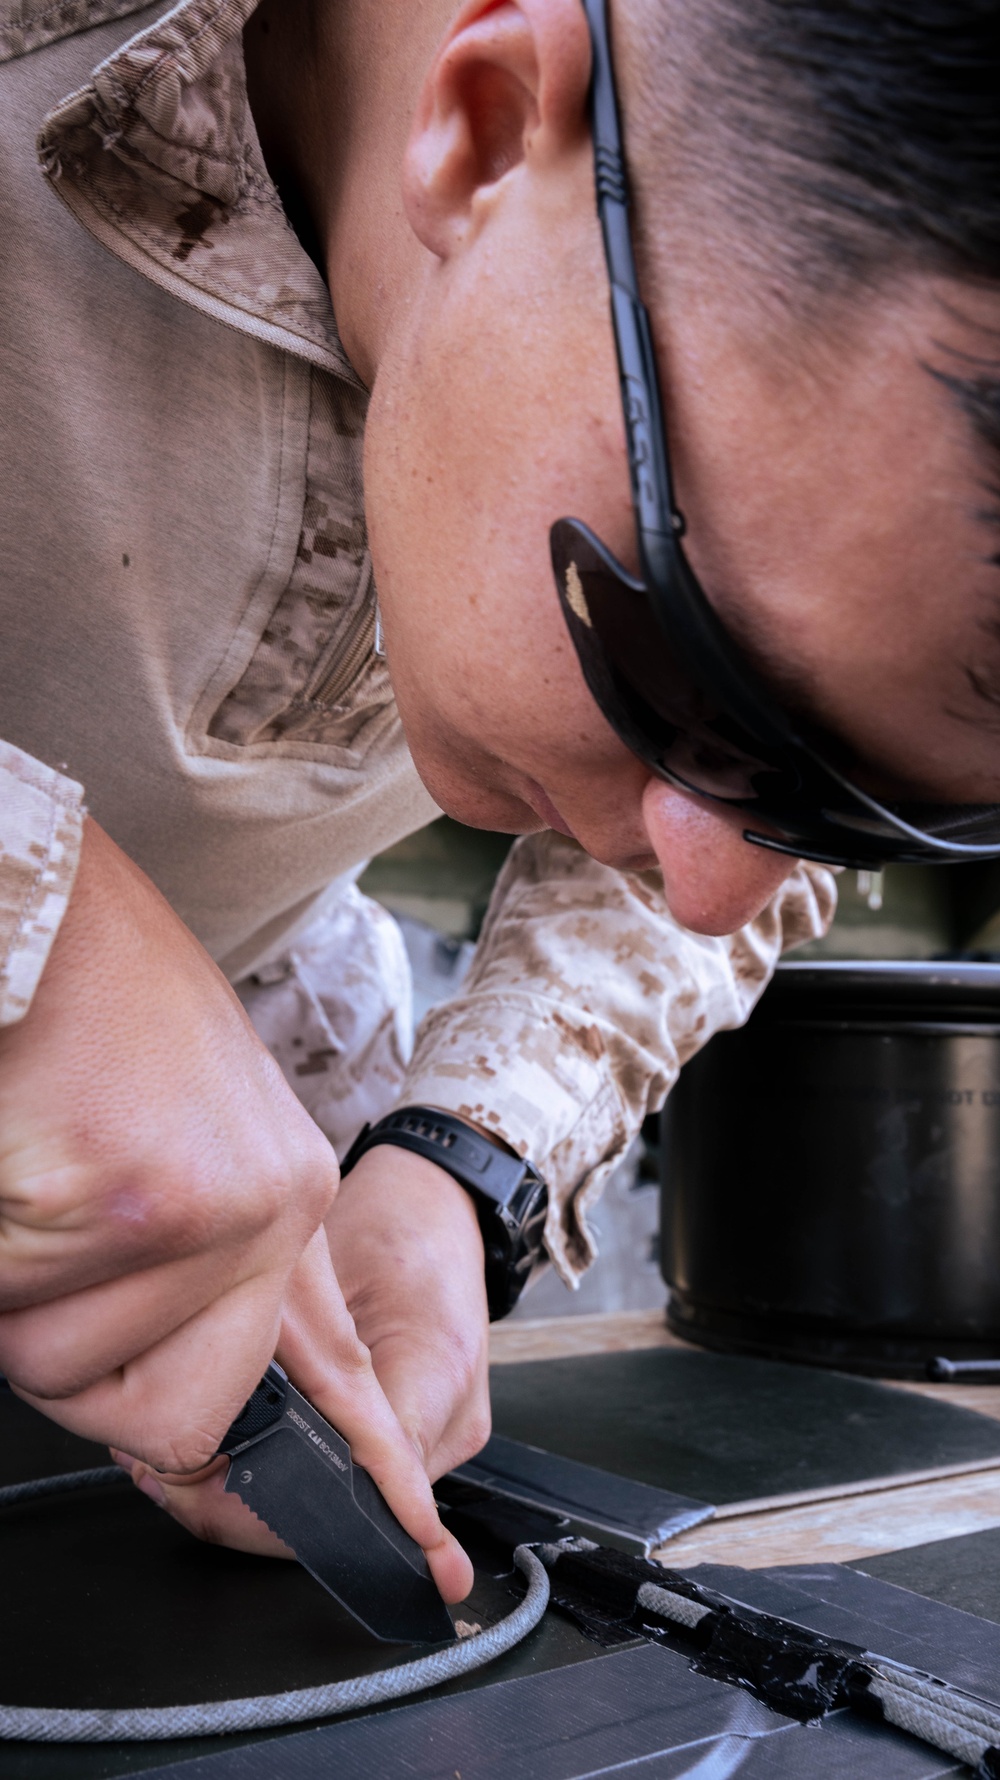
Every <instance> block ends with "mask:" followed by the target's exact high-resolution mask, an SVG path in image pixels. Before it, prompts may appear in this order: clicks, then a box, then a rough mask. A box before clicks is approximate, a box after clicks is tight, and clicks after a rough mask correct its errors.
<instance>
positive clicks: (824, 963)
mask: <svg viewBox="0 0 1000 1780" xmlns="http://www.w3.org/2000/svg"><path fill="white" fill-rule="evenodd" d="M852 1017H853V1018H858V1019H863V1020H870V1019H873V1018H883V1017H887V1018H891V1019H903V1020H914V1019H916V1020H929V1021H940V1022H943V1023H954V1022H962V1023H971V1024H974V1025H996V1024H1000V964H964V963H958V962H953V961H951V960H948V959H943V960H931V961H924V960H919V961H911V960H905V961H903V960H896V959H891V960H890V959H872V960H867V959H845V960H842V959H832V958H831V959H823V960H819V959H810V960H807V961H803V962H802V963H796V962H795V961H794V960H789V961H788V962H787V963H782V964H779V965H778V968H777V970H776V971H775V973H774V979H773V981H772V982H771V984H770V986H769V988H768V989H767V991H766V993H765V994H764V996H763V998H762V1000H761V1003H760V1006H759V1008H758V1011H757V1013H756V1014H755V1015H754V1018H755V1019H762V1020H766V1019H772V1018H774V1019H787V1018H793V1019H802V1018H820V1019H850V1018H852Z"/></svg>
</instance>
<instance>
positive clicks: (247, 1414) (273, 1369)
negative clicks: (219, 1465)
mask: <svg viewBox="0 0 1000 1780" xmlns="http://www.w3.org/2000/svg"><path fill="white" fill-rule="evenodd" d="M287 1392H288V1378H287V1375H286V1374H285V1373H284V1372H283V1371H282V1370H281V1367H280V1366H279V1365H278V1363H277V1361H276V1360H272V1362H271V1364H270V1366H269V1367H268V1369H267V1371H266V1372H265V1374H264V1376H263V1378H262V1379H261V1381H260V1383H259V1385H258V1386H257V1389H256V1390H255V1391H254V1393H253V1395H252V1396H251V1397H248V1398H247V1401H246V1402H245V1403H244V1405H243V1408H242V1409H241V1410H240V1413H239V1415H238V1416H237V1417H236V1420H235V1421H234V1422H233V1424H232V1426H231V1428H230V1429H229V1432H228V1433H227V1434H225V1435H224V1436H223V1438H222V1440H221V1441H220V1442H219V1451H220V1452H225V1453H233V1452H236V1451H238V1449H239V1448H240V1447H241V1446H244V1445H245V1444H246V1442H247V1441H248V1440H254V1439H255V1438H256V1436H257V1435H258V1434H262V1433H263V1432H264V1429H265V1428H269V1427H270V1426H271V1424H272V1422H276V1421H280V1419H281V1417H282V1416H283V1414H284V1412H285V1397H286V1395H287Z"/></svg>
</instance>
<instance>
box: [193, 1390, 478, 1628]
mask: <svg viewBox="0 0 1000 1780" xmlns="http://www.w3.org/2000/svg"><path fill="white" fill-rule="evenodd" d="M219 1451H220V1452H223V1453H226V1454H228V1456H229V1461H230V1463H229V1472H228V1475H227V1477H226V1483H225V1487H226V1489H227V1490H229V1491H230V1492H231V1493H232V1494H233V1495H237V1496H239V1498H240V1500H241V1502H245V1503H246V1505H247V1507H248V1508H249V1509H251V1510H252V1512H253V1513H254V1514H256V1516H257V1518H258V1520H261V1521H263V1522H264V1525H265V1526H267V1527H270V1529H271V1531H272V1533H277V1535H278V1537H279V1539H283V1540H284V1542H285V1544H286V1545H289V1546H291V1548H292V1550H293V1551H294V1553H295V1556H296V1557H297V1558H298V1560H299V1563H300V1564H302V1565H303V1567H304V1568H305V1569H306V1570H308V1571H309V1574H310V1575H311V1576H314V1577H315V1578H316V1581H317V1582H319V1583H322V1585H323V1587H324V1588H325V1589H326V1590H327V1591H328V1592H329V1593H330V1594H331V1595H333V1597H334V1599H335V1600H337V1601H339V1602H340V1604H341V1606H343V1607H346V1609H347V1611H348V1613H351V1614H353V1616H354V1618H355V1619H357V1620H359V1621H360V1623H361V1624H362V1625H363V1626H364V1627H365V1628H366V1629H367V1630H368V1631H369V1632H371V1633H372V1635H373V1636H374V1637H376V1638H380V1639H382V1640H384V1641H385V1642H386V1643H391V1644H441V1643H445V1642H450V1641H451V1640H453V1639H454V1638H455V1636H456V1633H455V1628H454V1626H453V1624H452V1621H451V1615H450V1614H449V1612H448V1609H447V1608H446V1606H445V1604H444V1602H443V1601H442V1599H441V1596H440V1595H439V1593H438V1591H437V1588H436V1586H435V1584H434V1581H433V1578H432V1577H431V1573H430V1571H429V1569H428V1567H427V1560H426V1558H425V1557H424V1554H423V1552H422V1551H421V1549H420V1546H419V1545H418V1544H417V1543H416V1541H415V1540H413V1539H411V1538H410V1536H409V1534H408V1533H407V1532H404V1530H403V1528H402V1527H401V1526H400V1524H399V1522H398V1520H397V1519H396V1517H395V1515H394V1514H393V1512H392V1510H391V1508H390V1507H389V1505H388V1503H387V1502H386V1501H385V1499H384V1497H383V1496H382V1495H381V1493H380V1491H379V1490H378V1488H377V1487H376V1485H375V1483H374V1482H373V1481H372V1479H371V1477H370V1476H369V1475H368V1472H367V1471H365V1470H364V1468H363V1467H362V1466H361V1465H356V1464H355V1463H354V1461H353V1459H352V1458H351V1449H350V1447H349V1446H348V1444H347V1442H346V1440H344V1439H343V1438H342V1437H341V1435H340V1434H338V1433H337V1430H336V1428H332V1427H331V1426H330V1423H329V1422H327V1421H325V1420H324V1419H323V1417H322V1416H321V1415H320V1414H319V1412H318V1411H317V1410H316V1409H314V1408H313V1406H312V1404H311V1403H310V1402H309V1401H308V1399H307V1398H306V1397H303V1396H302V1394H301V1392H300V1391H297V1390H296V1389H295V1386H294V1385H293V1384H292V1383H291V1382H290V1381H289V1379H288V1377H287V1376H286V1374H285V1373H284V1372H283V1371H282V1369H281V1367H280V1366H279V1365H277V1364H272V1365H270V1366H269V1367H268V1369H267V1371H266V1373H265V1374H264V1377H263V1378H262V1379H261V1381H260V1384H259V1385H258V1386H257V1389H256V1390H255V1391H254V1393H253V1396H252V1397H251V1398H250V1399H249V1401H248V1402H247V1403H246V1404H245V1405H244V1407H243V1409H242V1410H241V1411H240V1414H239V1415H238V1416H237V1418H236V1420H235V1421H234V1422H233V1425H232V1427H231V1428H230V1429H229V1432H228V1433H227V1434H226V1436H225V1438H224V1440H223V1441H222V1443H221V1445H220V1447H219Z"/></svg>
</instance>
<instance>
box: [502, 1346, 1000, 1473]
mask: <svg viewBox="0 0 1000 1780" xmlns="http://www.w3.org/2000/svg"><path fill="white" fill-rule="evenodd" d="M490 1388H491V1392H492V1397H493V1415H494V1428H495V1431H496V1432H497V1433H498V1434H503V1435H506V1436H507V1437H508V1438H509V1439H512V1440H524V1441H527V1442H528V1443H529V1445H532V1446H541V1447H545V1448H546V1449H547V1450H548V1451H550V1452H554V1453H559V1454H561V1455H562V1456H564V1457H565V1458H569V1459H578V1460H581V1461H582V1462H583V1463H584V1464H588V1465H600V1466H602V1467H603V1468H604V1469H605V1470H607V1471H614V1472H617V1473H618V1474H619V1475H620V1476H623V1477H631V1478H634V1479H635V1480H636V1481H637V1482H640V1483H648V1484H653V1485H655V1486H656V1487H658V1488H660V1489H666V1490H674V1491H676V1492H677V1493H678V1494H679V1495H683V1496H691V1497H695V1498H697V1499H698V1500H700V1501H703V1502H713V1503H716V1504H719V1503H727V1502H742V1501H749V1500H753V1499H755V1498H759V1497H766V1496H777V1495H783V1494H788V1493H792V1492H797V1491H799V1490H811V1489H823V1488H831V1487H835V1486H838V1485H842V1484H847V1483H861V1482H864V1481H865V1479H867V1478H876V1477H892V1476H898V1475H900V1474H902V1473H905V1472H909V1471H923V1470H931V1469H933V1468H934V1467H936V1466H939V1465H951V1464H960V1463H967V1462H969V1461H975V1460H978V1459H991V1458H996V1459H998V1461H1000V1422H995V1421H992V1420H990V1419H989V1418H988V1417H987V1416H983V1415H977V1414H975V1413H974V1412H973V1411H971V1410H967V1409H958V1408H956V1407H954V1406H953V1405H952V1404H949V1403H946V1402H940V1403H939V1402H936V1401H934V1400H933V1399H928V1398H926V1397H923V1396H918V1395H916V1394H915V1393H914V1392H911V1391H903V1390H897V1389H893V1388H892V1387H891V1386H888V1385H881V1384H876V1383H873V1382H872V1381H871V1380H869V1379H864V1378H853V1377H848V1376H847V1375H846V1374H842V1373H838V1372H827V1371H824V1370H820V1369H818V1368H812V1367H808V1366H792V1365H783V1364H781V1363H780V1362H777V1361H772V1360H754V1359H744V1358H735V1357H730V1356H728V1355H723V1354H707V1353H685V1352H684V1351H682V1350H677V1349H672V1348H660V1349H652V1350H648V1351H646V1352H644V1353H618V1354H589V1355H586V1356H584V1357H581V1358H572V1359H563V1360H535V1361H527V1362H519V1363H518V1364H517V1365H510V1366H494V1367H493V1369H492V1372H491V1374H490Z"/></svg>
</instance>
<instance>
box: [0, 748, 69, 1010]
mask: <svg viewBox="0 0 1000 1780" xmlns="http://www.w3.org/2000/svg"><path fill="white" fill-rule="evenodd" d="M83 818H84V808H83V788H82V786H80V785H78V784H76V782H75V781H74V780H73V779H68V778H66V777H64V775H63V774H62V773H58V772H55V771H54V770H53V769H52V767H48V766H43V765H42V763H41V762H40V761H38V760H33V759H32V758H31V756H30V755H28V754H23V753H22V752H21V750H20V749H19V748H14V747H11V746H10V744H9V743H7V742H0V1026H10V1025H12V1024H13V1023H14V1021H15V1020H20V1019H21V1018H22V1017H23V1015H24V1014H26V1013H27V1011H28V1008H29V1007H30V1006H31V1000H32V996H33V995H34V993H35V989H36V988H37V986H38V979H39V977H40V976H41V974H42V971H43V970H44V968H45V962H46V959H47V958H48V955H49V951H50V949H51V946H52V942H53V940H54V939H55V936H56V934H57V933H58V931H59V924H60V922H61V921H62V918H63V915H64V914H65V912H66V905H67V903H68V901H69V898H70V892H71V891H72V888H73V880H74V878H75V877H76V868H77V864H78V862H79V858H80V843H81V841H82V838H83Z"/></svg>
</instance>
